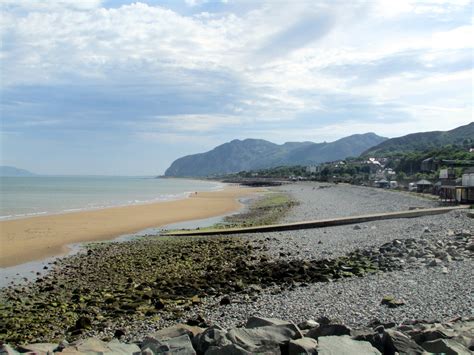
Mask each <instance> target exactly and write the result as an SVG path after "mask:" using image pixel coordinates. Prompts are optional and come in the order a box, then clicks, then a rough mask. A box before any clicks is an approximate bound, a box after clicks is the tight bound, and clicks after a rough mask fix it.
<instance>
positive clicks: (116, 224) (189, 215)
mask: <svg viewBox="0 0 474 355" xmlns="http://www.w3.org/2000/svg"><path fill="white" fill-rule="evenodd" d="M258 191H259V190H256V189H251V188H240V187H237V186H228V187H226V188H225V189H224V190H222V191H213V192H199V193H197V194H196V195H192V196H191V197H190V198H187V199H182V200H176V201H166V202H159V203H153V204H145V205H134V206H124V207H114V208H106V209H101V210H93V211H83V212H74V213H67V214H58V215H48V216H39V217H31V218H24V219H17V220H7V221H1V222H0V267H8V266H13V265H18V264H22V263H25V262H28V261H33V260H41V259H43V258H46V257H50V256H54V255H61V254H64V253H66V252H67V251H68V247H67V246H68V245H69V244H73V243H79V242H90V241H99V240H107V239H111V238H114V237H117V236H120V235H124V234H129V233H134V232H138V231H140V230H143V229H146V228H152V227H159V226H163V225H167V224H171V223H177V222H183V221H188V220H194V219H202V218H209V217H214V216H219V215H224V214H227V213H231V212H233V211H237V210H238V209H239V208H241V207H242V205H241V203H240V202H239V201H238V199H239V198H241V197H244V196H250V195H252V194H255V193H257V192H258Z"/></svg>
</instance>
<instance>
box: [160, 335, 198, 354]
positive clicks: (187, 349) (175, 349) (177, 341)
mask: <svg viewBox="0 0 474 355" xmlns="http://www.w3.org/2000/svg"><path fill="white" fill-rule="evenodd" d="M165 344H166V345H168V346H169V353H171V354H176V355H196V351H195V350H194V348H193V344H192V343H191V339H189V336H188V335H186V334H184V335H181V336H179V337H176V338H171V339H168V340H166V342H165Z"/></svg>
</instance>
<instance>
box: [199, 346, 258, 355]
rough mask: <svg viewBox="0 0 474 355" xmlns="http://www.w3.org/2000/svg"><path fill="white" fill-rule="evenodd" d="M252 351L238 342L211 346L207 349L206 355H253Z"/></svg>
mask: <svg viewBox="0 0 474 355" xmlns="http://www.w3.org/2000/svg"><path fill="white" fill-rule="evenodd" d="M251 354H252V353H251V352H249V351H247V350H245V349H242V348H241V347H240V346H238V345H237V344H230V345H226V346H224V347H222V348H219V347H210V348H209V350H207V351H206V355H251Z"/></svg>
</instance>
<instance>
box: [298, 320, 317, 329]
mask: <svg viewBox="0 0 474 355" xmlns="http://www.w3.org/2000/svg"><path fill="white" fill-rule="evenodd" d="M317 327H319V323H318V322H316V321H315V320H312V319H308V320H305V321H304V322H301V323H299V324H298V328H300V329H301V330H309V329H313V328H317Z"/></svg>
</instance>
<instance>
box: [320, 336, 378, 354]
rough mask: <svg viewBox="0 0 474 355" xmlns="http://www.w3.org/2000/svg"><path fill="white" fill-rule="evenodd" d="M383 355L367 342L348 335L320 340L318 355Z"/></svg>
mask: <svg viewBox="0 0 474 355" xmlns="http://www.w3.org/2000/svg"><path fill="white" fill-rule="evenodd" d="M353 354H358V355H370V354H373V355H381V353H380V351H378V350H377V349H375V348H374V347H373V346H372V345H371V344H370V343H369V342H367V341H357V340H353V339H351V337H349V336H347V335H342V336H325V337H321V338H319V340H318V355H353Z"/></svg>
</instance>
